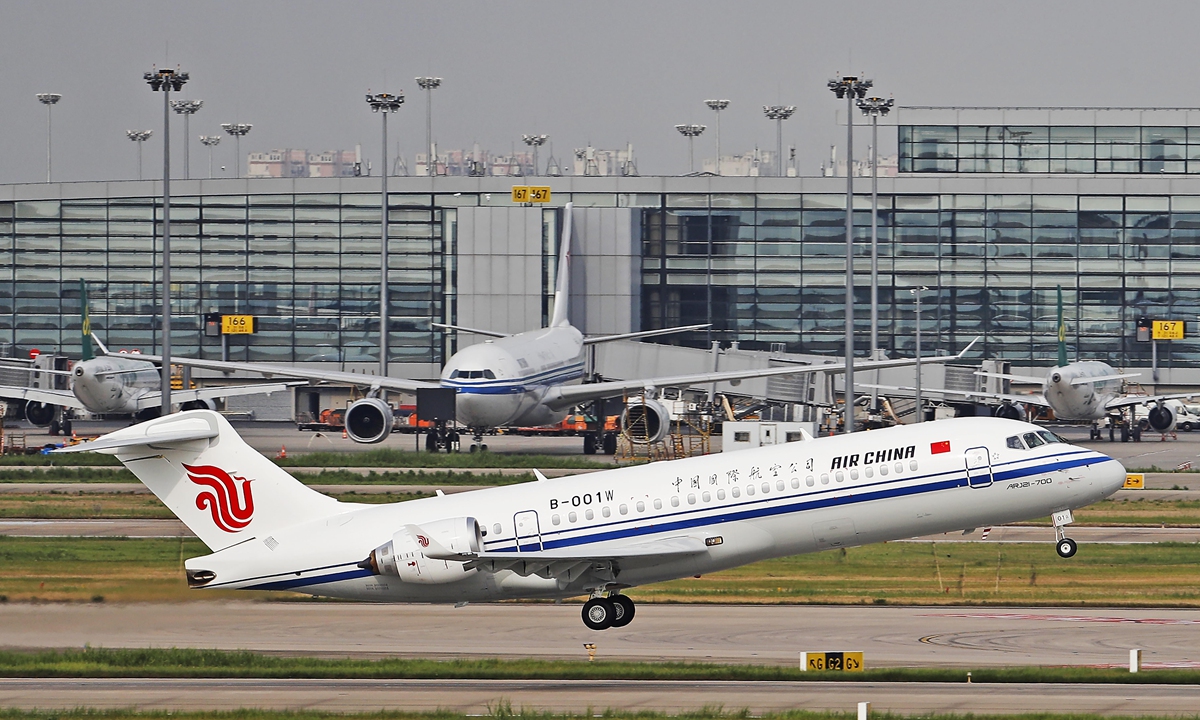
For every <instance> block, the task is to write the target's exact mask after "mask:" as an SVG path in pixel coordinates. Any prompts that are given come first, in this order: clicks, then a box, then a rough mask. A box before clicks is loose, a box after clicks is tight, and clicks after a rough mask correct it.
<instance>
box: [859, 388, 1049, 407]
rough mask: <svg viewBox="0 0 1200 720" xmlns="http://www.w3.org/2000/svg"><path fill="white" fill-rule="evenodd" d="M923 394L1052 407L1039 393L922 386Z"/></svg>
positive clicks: (908, 390)
mask: <svg viewBox="0 0 1200 720" xmlns="http://www.w3.org/2000/svg"><path fill="white" fill-rule="evenodd" d="M855 387H860V388H877V389H879V390H897V391H900V392H905V393H908V394H909V395H916V392H917V389H916V388H915V387H912V386H904V385H872V384H870V383H865V384H856V385H855ZM921 394H922V395H940V396H942V397H958V398H962V399H964V400H999V401H1001V402H1011V403H1021V404H1025V405H1037V406H1038V407H1050V403H1048V402H1046V398H1044V397H1042V395H1041V394H1040V393H1039V394H1037V395H1012V394H1008V393H990V392H982V391H974V392H966V391H964V390H946V389H945V388H926V387H923V388H921Z"/></svg>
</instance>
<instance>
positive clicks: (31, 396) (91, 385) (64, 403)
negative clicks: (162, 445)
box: [0, 280, 288, 434]
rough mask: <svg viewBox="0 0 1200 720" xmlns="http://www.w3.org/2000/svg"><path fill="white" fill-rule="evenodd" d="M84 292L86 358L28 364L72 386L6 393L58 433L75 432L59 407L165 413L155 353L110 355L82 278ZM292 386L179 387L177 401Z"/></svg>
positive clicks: (203, 401)
mask: <svg viewBox="0 0 1200 720" xmlns="http://www.w3.org/2000/svg"><path fill="white" fill-rule="evenodd" d="M79 294H80V300H79V302H80V316H81V318H82V331H83V350H82V352H81V357H80V361H79V362H77V363H75V365H74V367H72V368H71V369H70V370H69V371H68V370H49V369H43V368H23V369H25V370H26V371H27V372H29V373H47V374H50V375H65V376H68V377H69V378H70V383H71V389H70V391H66V390H55V389H50V388H35V387H25V386H15V385H0V398H8V399H12V400H25V401H27V402H26V404H25V418H26V419H27V420H29V422H31V423H33V424H34V425H41V426H46V425H50V426H51V428H52V429H55V432H56V433H57V430H58V429H61V430H63V432H65V433H67V434H70V433H71V424H70V420H66V421H63V423H62V424H61V428H55V425H57V424H58V423H59V421H58V420H57V419H56V416H57V415H58V413H57V411H56V410H55V406H58V407H64V408H72V409H75V410H86V411H87V412H90V413H96V414H105V413H111V414H116V415H134V416H137V417H138V418H139V419H141V420H145V419H147V418H149V417H153V416H154V415H157V414H159V412H160V410H161V405H162V390H161V388H162V375H161V371H160V369H159V367H158V366H157V365H155V364H154V363H153V362H150V361H149V360H147V359H143V358H146V357H151V356H135V355H121V354H118V355H110V354H109V353H108V348H106V347H104V343H102V342H100V339H99V338H96V337H93V336H92V322H91V318H90V316H89V313H88V302H87V286H86V285H85V284H84V282H83V281H82V280H80V281H79ZM93 341H94V342H95V343H96V345H97V346H99V348H100V353H101V354H100V356H99V357H96V356H95V354H94V352H93V350H92V343H93ZM287 387H288V385H287V384H286V383H268V384H258V385H238V386H224V387H206V388H194V389H184V390H173V391H172V392H171V402H172V403H173V404H178V405H181V406H182V407H183V409H185V410H198V409H201V408H208V409H212V408H213V404H212V401H213V400H214V399H216V398H224V397H230V396H233V395H262V394H269V393H273V392H277V391H280V390H286V389H287Z"/></svg>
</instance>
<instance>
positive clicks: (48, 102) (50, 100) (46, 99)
mask: <svg viewBox="0 0 1200 720" xmlns="http://www.w3.org/2000/svg"><path fill="white" fill-rule="evenodd" d="M37 99H38V102H40V103H42V104H43V105H45V106H46V182H50V108H52V107H54V104H55V103H57V102H58V101H59V100H62V95H59V94H58V93H38V94H37Z"/></svg>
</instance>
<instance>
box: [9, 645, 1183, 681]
mask: <svg viewBox="0 0 1200 720" xmlns="http://www.w3.org/2000/svg"><path fill="white" fill-rule="evenodd" d="M967 672H970V673H971V676H972V681H973V682H979V683H1043V684H1045V683H1119V684H1129V685H1137V684H1172V685H1194V684H1197V683H1200V670H1194V669H1168V670H1147V671H1143V672H1140V673H1130V672H1129V671H1128V670H1127V669H1121V668H1114V669H1099V668H1082V667H1008V668H961V669H960V668H875V669H870V668H868V669H867V670H865V671H864V672H857V673H843V672H804V671H802V670H801V669H800V667H799V666H797V665H722V664H710V663H687V662H623V661H605V660H599V661H596V662H587V661H586V660H537V659H520V660H501V659H492V658H485V659H456V660H429V659H410V658H384V659H379V660H364V659H353V658H314V657H289V656H277V655H264V654H259V653H253V652H247V651H224V650H193V649H186V648H153V649H107V648H85V649H83V650H47V651H38V652H22V651H4V652H0V676H3V677H171V678H182V677H202V678H412V679H428V678H441V679H451V678H457V679H495V680H533V679H539V680H749V681H781V680H782V681H826V682H827V681H847V682H857V681H862V682H938V683H946V682H954V683H960V682H965V681H966V677H967Z"/></svg>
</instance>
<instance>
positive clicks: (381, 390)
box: [147, 203, 973, 454]
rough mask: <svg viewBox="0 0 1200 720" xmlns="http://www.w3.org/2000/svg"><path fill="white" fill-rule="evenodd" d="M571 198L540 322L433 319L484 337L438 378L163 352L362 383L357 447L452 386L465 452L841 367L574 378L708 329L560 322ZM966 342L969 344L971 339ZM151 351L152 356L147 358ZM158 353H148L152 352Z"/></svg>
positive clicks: (435, 436) (443, 435) (664, 422)
mask: <svg viewBox="0 0 1200 720" xmlns="http://www.w3.org/2000/svg"><path fill="white" fill-rule="evenodd" d="M571 208H572V205H571V203H568V204H567V205H566V208H565V212H566V219H565V222H564V224H563V235H562V242H561V247H560V249H559V253H560V255H559V263H558V276H557V279H556V283H555V289H554V312H553V316H552V318H551V320H550V324H549V325H548V326H547V327H543V328H539V329H537V330H529V331H526V332H521V333H517V334H514V335H507V334H504V333H499V332H494V331H490V330H480V329H477V328H465V327H461V326H456V325H443V324H441V323H434V325H435V326H436V327H441V328H445V329H451V330H461V331H467V332H472V333H476V334H480V335H484V336H488V337H489V338H491V339H489V340H486V341H484V342H482V343H479V344H477V345H471V346H469V347H466V348H464V349H462V350H459V351H458V352H457V353H455V354H454V355H452V356H451V357H450V358H449V360H447V362H446V365H445V367H444V368H443V369H442V374H441V378H440V380H439V381H438V382H436V383H433V382H422V381H419V380H408V379H403V378H393V377H383V376H379V375H363V374H360V373H348V372H338V371H324V370H314V369H311V368H296V367H290V366H286V365H269V364H265V363H238V362H224V361H218V360H200V359H193V358H179V357H173V358H171V362H173V363H177V364H181V365H191V366H193V367H200V368H206V369H211V370H221V371H226V372H229V371H245V372H254V373H260V374H264V375H268V376H271V377H275V376H278V377H293V378H303V379H306V380H309V381H312V382H321V381H323V382H336V383H348V384H353V385H357V386H363V387H367V388H369V391H368V392H367V396H366V397H364V398H362V399H360V400H357V401H355V402H354V403H352V404H351V405H350V406H349V407H348V408H346V414H345V424H346V434H347V436H348V437H349V438H350V439H352V440H354V441H355V442H359V443H377V442H382V441H383V440H384V439H385V438H387V437H388V436H389V435H390V434H391V430H392V423H391V422H390V420H391V417H392V410H391V408H390V406H389V405H388V404H387V401H386V400H385V399H384V395H385V393H386V392H387V391H389V390H400V391H408V392H414V391H416V390H420V389H426V388H453V389H454V390H455V391H456V393H457V394H456V402H455V414H456V419H457V421H458V422H459V423H460V424H462V425H464V426H466V427H467V428H469V429H470V431H471V433H472V437H473V441H474V442H473V444H472V445H471V448H470V449H471V451H472V452H474V451H475V450H477V449H478V450H486V449H487V446H486V445H484V444H483V435H484V432H485V431H486V430H488V429H490V428H495V427H501V426H524V427H528V426H537V425H551V424H555V423H558V422H561V421H562V420H563V418H565V417H566V416H567V415H568V414H569V413H570V412H571V409H572V408H574V407H575V406H577V405H580V404H582V403H586V402H590V401H593V400H597V399H601V398H609V397H621V396H622V395H625V394H628V393H632V394H636V395H638V396H639V397H645V398H646V399H645V402H642V401H641V400H639V401H638V402H637V403H636V404H631V405H630V406H629V407H628V408H627V409H626V416H627V418H628V417H629V416H630V414H631V413H637V414H640V417H637V418H636V419H635V420H633V421H640V420H643V419H644V421H645V427H646V428H647V435H648V438H649V441H650V442H655V441H658V440H661V439H662V438H664V437H665V436H666V434H667V431H668V429H669V427H670V416H669V414H668V412H667V409H666V407H664V406H663V405H662V404H661V403H659V402H657V401H656V400H655V399H654V398H653V392H654V391H655V390H657V389H658V388H664V387H686V386H689V385H701V384H708V383H715V382H723V381H735V380H745V379H749V378H758V377H768V376H773V375H793V374H805V373H813V372H826V373H830V372H838V371H840V370H843V369H844V368H845V365H844V364H842V363H830V364H825V365H814V366H803V367H798V366H790V367H774V368H764V369H757V370H731V371H725V372H710V373H698V374H690V375H676V376H667V377H655V378H638V379H633V380H622V381H603V382H592V383H582V384H573V383H579V381H580V380H582V379H583V375H584V351H585V348H586V347H587V346H588V345H592V344H595V343H603V342H609V341H613V340H629V339H635V338H644V337H651V336H655V335H664V334H669V333H676V332H681V331H684V330H693V329H698V328H703V327H707V325H689V326H686V327H675V328H663V329H659V330H645V331H641V332H630V333H621V334H617V335H605V336H600V337H585V336H584V335H583V334H582V333H581V332H580V331H579V330H578V329H577V328H575V327H574V326H573V325H571V322H570V320H568V319H567V301H568V297H569V292H568V291H569V285H568V282H569V263H570V249H571ZM972 344H973V343H972ZM970 348H971V346H970V345H968V346H967V347H966V348H965V349H964V350H963V351H962V352H961V353H959V354H958V355H956V356H948V357H947V356H942V357H936V358H928V359H923V360H922V362H926V363H943V362H949V361H952V360H955V359H958V358H961V357H962V355H963V354H964V353H966V352H967V351H968V350H969V349H970ZM147 357H153V356H147ZM155 359H157V358H155ZM914 362H915V361H914V360H909V359H899V360H884V361H858V362H856V364H855V366H856V367H857V368H858V369H859V370H870V369H875V368H886V367H899V366H905V365H912V364H913V363H914ZM601 440H603V442H604V445H605V446H604V447H603V450H604V452H605V453H612V452H613V451H615V449H616V437H615V436H608V437H604V438H599V437H597V436H596V435H595V434H591V433H589V434H588V435H587V436H585V438H584V452H585V453H587V454H592V453H595V452H596V451H597V449H600V448H598V443H599V442H600V441H601ZM456 441H457V435H456V434H455V433H454V431H453V430H451V429H448V428H445V427H440V428H438V429H437V431H436V432H433V433H430V434H429V435H427V436H426V449H428V450H431V451H436V450H437V449H438V448H439V447H444V448H446V449H450V447H451V446H452V444H453V443H454V442H456Z"/></svg>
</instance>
